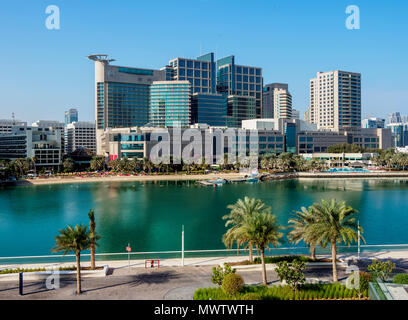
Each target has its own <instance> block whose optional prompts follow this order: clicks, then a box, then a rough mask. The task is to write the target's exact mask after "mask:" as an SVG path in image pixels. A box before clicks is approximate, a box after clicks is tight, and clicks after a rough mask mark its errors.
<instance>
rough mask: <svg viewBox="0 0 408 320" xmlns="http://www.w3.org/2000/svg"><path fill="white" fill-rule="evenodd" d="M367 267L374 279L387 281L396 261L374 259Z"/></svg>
mask: <svg viewBox="0 0 408 320" xmlns="http://www.w3.org/2000/svg"><path fill="white" fill-rule="evenodd" d="M367 269H368V271H370V274H371V276H372V277H373V278H374V279H377V278H380V279H381V280H382V281H386V280H387V279H388V278H389V277H390V275H391V273H392V271H393V270H394V269H395V263H393V262H391V261H379V260H374V261H373V262H372V263H371V265H369V266H368V268H367Z"/></svg>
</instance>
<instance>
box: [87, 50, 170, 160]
mask: <svg viewBox="0 0 408 320" xmlns="http://www.w3.org/2000/svg"><path fill="white" fill-rule="evenodd" d="M88 58H89V59H91V60H93V61H95V119H96V145H97V154H101V152H102V150H101V149H100V145H101V141H100V137H101V134H102V133H103V130H105V129H106V128H124V127H132V126H143V125H145V124H146V123H147V122H148V120H149V90H150V85H151V84H152V82H153V81H160V80H165V78H166V72H165V71H160V70H152V69H140V68H130V67H120V66H113V65H110V62H112V61H114V60H113V59H108V56H107V55H90V56H89V57H88Z"/></svg>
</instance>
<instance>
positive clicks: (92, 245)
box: [91, 243, 95, 270]
mask: <svg viewBox="0 0 408 320" xmlns="http://www.w3.org/2000/svg"><path fill="white" fill-rule="evenodd" d="M91 269H92V270H95V243H92V244H91Z"/></svg>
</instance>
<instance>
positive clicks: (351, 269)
mask: <svg viewBox="0 0 408 320" xmlns="http://www.w3.org/2000/svg"><path fill="white" fill-rule="evenodd" d="M346 274H350V276H349V277H348V278H347V280H346V288H347V289H357V290H358V289H360V269H359V268H358V267H357V266H355V265H351V266H348V267H347V269H346Z"/></svg>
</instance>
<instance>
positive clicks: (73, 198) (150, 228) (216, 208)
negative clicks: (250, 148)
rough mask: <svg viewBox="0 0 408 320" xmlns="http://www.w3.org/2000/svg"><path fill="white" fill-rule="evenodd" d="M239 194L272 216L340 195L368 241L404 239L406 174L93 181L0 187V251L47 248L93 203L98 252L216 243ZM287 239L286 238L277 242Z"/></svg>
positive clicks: (283, 217)
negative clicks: (221, 181) (217, 182)
mask: <svg viewBox="0 0 408 320" xmlns="http://www.w3.org/2000/svg"><path fill="white" fill-rule="evenodd" d="M244 196H249V197H257V198H260V199H262V200H263V201H265V202H266V203H267V204H268V205H270V206H271V207H272V211H273V213H274V214H276V215H277V217H278V220H279V223H281V224H282V225H286V224H287V221H288V218H289V215H290V213H291V212H293V210H298V209H299V208H300V207H301V206H309V205H311V204H313V202H315V201H320V199H330V198H336V199H338V200H346V201H347V202H348V203H349V204H350V205H352V206H353V207H354V208H356V209H358V210H359V211H360V223H361V225H362V226H363V227H364V229H365V233H364V236H365V238H366V240H367V243H368V244H407V243H408V232H407V231H408V228H407V227H408V201H407V199H408V181H404V180H357V179H352V180H350V179H349V180H347V179H332V180H314V181H309V180H306V181H296V180H292V181H270V182H262V183H255V184H249V183H236V184H227V185H224V186H221V187H215V188H214V187H203V186H199V185H198V184H196V183H194V182H155V183H154V182H145V183H138V182H126V183H118V182H101V183H86V184H85V183H84V184H61V185H49V186H24V187H12V188H3V189H0V256H3V257H4V256H22V255H47V254H50V249H51V248H52V247H53V245H54V243H55V242H54V236H55V235H56V234H57V232H58V230H59V229H61V228H64V227H65V226H66V225H67V224H77V223H88V217H87V213H88V211H89V209H91V208H94V209H95V212H96V217H97V230H98V232H99V233H100V234H101V235H102V239H101V241H100V247H99V248H98V252H124V250H125V247H126V245H127V244H128V243H130V244H131V247H132V251H166V250H180V249H181V240H180V238H181V225H182V224H184V225H185V249H186V250H200V249H224V248H225V247H224V245H223V244H222V242H221V236H222V234H223V233H224V232H225V227H224V222H223V220H222V219H221V217H222V216H223V215H224V214H226V213H227V210H226V206H227V205H228V204H232V203H234V202H236V200H237V199H238V198H242V197H244ZM283 246H288V244H283Z"/></svg>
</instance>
